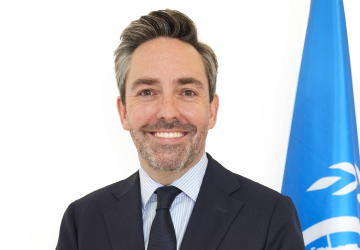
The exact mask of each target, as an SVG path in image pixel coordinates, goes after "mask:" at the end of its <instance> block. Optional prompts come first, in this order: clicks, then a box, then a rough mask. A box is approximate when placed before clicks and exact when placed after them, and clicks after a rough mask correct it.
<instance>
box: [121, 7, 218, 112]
mask: <svg viewBox="0 0 360 250" xmlns="http://www.w3.org/2000/svg"><path fill="white" fill-rule="evenodd" d="M157 37H169V38H176V39H179V40H180V41H183V42H185V43H188V44H190V45H192V46H193V47H194V48H195V49H196V50H197V51H198V52H199V54H200V55H201V57H202V59H203V62H204V64H205V69H206V74H207V78H208V81H209V95H210V102H212V100H213V99H214V96H215V93H216V77H217V71H218V63H217V59H216V55H215V53H214V51H213V50H212V49H211V48H210V46H208V45H206V44H204V43H201V42H199V41H198V37H197V30H196V26H195V24H194V22H193V21H192V20H191V19H190V18H189V17H187V16H186V15H184V14H183V13H181V12H179V11H176V10H169V9H166V10H159V11H153V12H150V13H149V14H148V15H146V16H142V17H140V19H139V20H135V21H133V22H131V23H130V25H129V26H127V27H126V29H125V30H124V31H123V32H122V34H121V36H120V40H121V43H120V45H119V47H118V48H117V49H116V50H115V52H114V56H115V73H116V81H117V85H118V88H119V92H120V98H121V102H122V103H123V105H124V106H125V82H126V77H127V74H128V72H129V67H130V59H131V55H132V54H133V52H134V51H135V49H136V48H137V47H139V46H140V45H141V44H142V43H144V42H146V41H149V40H151V39H154V38H157Z"/></svg>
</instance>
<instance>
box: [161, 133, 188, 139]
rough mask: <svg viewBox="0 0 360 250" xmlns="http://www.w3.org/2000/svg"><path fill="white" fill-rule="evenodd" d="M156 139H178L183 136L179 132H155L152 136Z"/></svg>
mask: <svg viewBox="0 0 360 250" xmlns="http://www.w3.org/2000/svg"><path fill="white" fill-rule="evenodd" d="M154 135H155V136H156V137H161V138H180V137H183V136H184V133H180V132H176V133H163V132H161V133H159V132H156V133H155V134H154Z"/></svg>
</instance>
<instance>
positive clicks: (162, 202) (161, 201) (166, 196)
mask: <svg viewBox="0 0 360 250" xmlns="http://www.w3.org/2000/svg"><path fill="white" fill-rule="evenodd" d="M181 192H182V191H181V190H180V189H178V188H177V187H174V186H164V187H159V188H158V189H156V191H155V193H156V194H157V208H156V210H158V209H170V207H171V204H172V203H173V201H174V199H175V197H176V196H177V195H178V194H180V193H181Z"/></svg>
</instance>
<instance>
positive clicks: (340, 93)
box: [281, 0, 360, 250]
mask: <svg viewBox="0 0 360 250" xmlns="http://www.w3.org/2000/svg"><path fill="white" fill-rule="evenodd" d="M359 167H360V164H359V148H358V137H357V129H356V119H355V108H354V97H353V89H352V78H351V68H350V58H349V48H348V41H347V31H346V23H345V14H344V6H343V2H342V0H312V2H311V7H310V15H309V21H308V27H307V32H306V39H305V45H304V50H303V57H302V62H301V69H300V74H299V81H298V87H297V93H296V99H295V107H294V113H293V120H292V125H291V132H290V139H289V145H288V152H287V158H286V165H285V172H284V179H283V185H282V191H281V192H282V193H283V194H284V195H288V196H290V197H291V198H292V199H293V201H294V203H295V206H296V208H297V211H298V214H299V218H300V222H301V226H302V230H303V235H304V241H305V245H306V249H307V250H308V249H309V250H316V249H319V250H320V249H359V250H360V223H359V218H360V206H359V204H360V203H359V202H360V195H359V192H360V180H359V177H360V171H359Z"/></svg>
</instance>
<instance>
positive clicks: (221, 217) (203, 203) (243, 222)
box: [56, 154, 305, 250]
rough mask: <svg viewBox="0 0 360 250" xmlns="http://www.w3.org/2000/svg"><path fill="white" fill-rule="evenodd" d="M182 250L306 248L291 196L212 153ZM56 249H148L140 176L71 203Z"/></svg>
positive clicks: (289, 249) (63, 221)
mask: <svg viewBox="0 0 360 250" xmlns="http://www.w3.org/2000/svg"><path fill="white" fill-rule="evenodd" d="M207 157H208V159H209V162H208V166H207V170H206V173H205V176H204V180H203V183H202V186H201V188H200V193H199V196H198V199H197V201H196V204H195V206H194V210H193V212H192V214H191V217H190V220H189V224H188V226H187V229H186V232H185V235H184V238H183V241H182V244H181V250H215V249H217V250H230V249H231V250H232V249H234V250H235V249H239V250H240V249H241V250H260V249H261V250H304V249H305V247H304V241H303V237H302V230H301V227H300V222H299V219H298V215H297V213H296V209H295V207H294V204H293V202H292V201H291V199H290V198H289V197H286V196H283V195H281V194H279V193H278V192H276V191H273V190H271V189H269V188H267V187H264V186H262V185H260V184H258V183H256V182H253V181H251V180H249V179H246V178H244V177H242V176H240V175H237V174H234V173H232V172H230V171H228V170H227V169H225V168H224V167H223V166H221V165H220V164H219V163H218V162H217V161H215V160H214V159H213V158H212V157H211V156H210V155H209V154H208V155H207ZM56 249H57V250H144V236H143V222H142V210H141V194H140V180H139V173H138V172H136V173H135V174H133V175H132V176H130V177H129V178H127V179H125V180H122V181H120V182H117V183H115V184H112V185H110V186H107V187H105V188H102V189H99V190H97V191H95V192H93V193H90V194H89V195H87V196H85V197H83V198H81V199H79V200H77V201H75V202H73V203H72V204H71V205H70V206H69V207H68V209H67V210H66V212H65V214H64V218H63V220H62V223H61V228H60V235H59V241H58V244H57V247H56Z"/></svg>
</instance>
